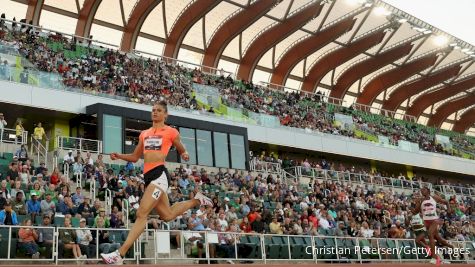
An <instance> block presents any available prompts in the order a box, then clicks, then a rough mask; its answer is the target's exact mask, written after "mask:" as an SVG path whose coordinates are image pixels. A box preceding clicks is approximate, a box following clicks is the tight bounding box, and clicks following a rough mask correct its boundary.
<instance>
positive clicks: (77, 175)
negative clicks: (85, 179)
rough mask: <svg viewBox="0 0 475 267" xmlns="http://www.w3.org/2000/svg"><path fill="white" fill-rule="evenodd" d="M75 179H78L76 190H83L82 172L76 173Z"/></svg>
mask: <svg viewBox="0 0 475 267" xmlns="http://www.w3.org/2000/svg"><path fill="white" fill-rule="evenodd" d="M74 177H75V178H76V188H77V187H81V188H82V172H77V173H75V174H74Z"/></svg>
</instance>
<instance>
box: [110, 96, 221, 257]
mask: <svg viewBox="0 0 475 267" xmlns="http://www.w3.org/2000/svg"><path fill="white" fill-rule="evenodd" d="M167 116H168V112H167V103H166V102H164V101H160V102H158V103H157V104H155V105H154V106H153V109H152V121H153V126H152V128H150V129H148V130H145V131H143V132H142V133H141V134H140V137H139V143H138V145H137V147H136V148H135V151H134V153H132V154H118V153H112V154H111V156H110V157H111V159H112V160H116V159H121V160H125V161H131V162H137V160H139V159H140V157H141V156H142V155H143V156H144V180H145V186H146V189H145V193H144V195H143V197H142V200H141V201H140V206H139V209H138V211H137V218H136V220H135V224H134V226H133V227H132V229H131V230H130V232H129V234H128V236H127V240H125V242H124V244H123V245H122V247H120V248H119V250H117V251H114V252H112V253H109V254H104V253H103V254H101V257H102V259H103V260H104V262H105V263H107V264H114V265H122V264H123V259H122V258H123V257H124V256H125V254H126V253H127V251H128V250H129V248H130V247H131V246H132V245H133V244H134V242H135V241H136V240H137V238H138V237H139V236H140V234H142V232H143V231H144V229H145V224H146V223H147V216H148V215H149V214H150V212H151V211H152V209H154V208H155V209H156V211H157V213H158V214H159V215H160V218H161V219H162V220H164V221H171V220H174V219H175V218H176V217H177V216H179V215H182V214H183V213H184V212H185V211H187V210H189V209H191V208H193V207H195V206H198V205H208V206H212V205H213V203H212V201H211V199H209V198H207V197H206V196H204V195H203V194H202V193H201V192H196V195H195V197H194V199H192V200H188V201H184V202H180V203H176V204H174V205H173V206H171V207H170V203H169V202H168V196H167V190H168V186H169V185H170V183H171V182H170V175H169V174H168V171H167V169H166V168H165V158H166V157H167V154H168V151H169V150H170V147H171V146H172V145H173V146H175V147H176V149H177V150H178V152H179V153H180V155H181V158H182V159H183V160H185V161H188V160H189V158H190V156H189V155H188V153H187V152H186V150H185V147H184V146H183V144H182V143H181V141H180V136H179V133H178V131H177V130H176V129H174V128H172V127H170V126H167V125H165V120H166V118H167Z"/></svg>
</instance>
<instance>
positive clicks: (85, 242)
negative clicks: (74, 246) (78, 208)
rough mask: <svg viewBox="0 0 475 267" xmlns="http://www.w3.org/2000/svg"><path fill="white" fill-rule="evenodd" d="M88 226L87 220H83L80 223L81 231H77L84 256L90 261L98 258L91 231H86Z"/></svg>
mask: <svg viewBox="0 0 475 267" xmlns="http://www.w3.org/2000/svg"><path fill="white" fill-rule="evenodd" d="M86 226H87V220H86V219H84V218H82V219H81V220H80V221H79V229H76V235H77V238H78V244H79V248H80V249H81V253H82V254H83V255H87V257H88V258H89V259H93V258H96V245H95V244H93V243H92V241H93V240H94V238H93V236H92V233H91V230H89V229H84V228H86Z"/></svg>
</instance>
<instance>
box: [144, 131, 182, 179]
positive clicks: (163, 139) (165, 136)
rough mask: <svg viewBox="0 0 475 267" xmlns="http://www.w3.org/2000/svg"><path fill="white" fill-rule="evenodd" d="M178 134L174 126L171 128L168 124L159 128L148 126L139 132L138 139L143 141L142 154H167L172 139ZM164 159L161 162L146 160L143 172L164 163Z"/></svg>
mask: <svg viewBox="0 0 475 267" xmlns="http://www.w3.org/2000/svg"><path fill="white" fill-rule="evenodd" d="M177 136H178V131H177V129H175V128H172V127H170V126H168V125H166V126H165V127H163V128H161V129H154V128H150V129H148V130H145V131H143V132H142V133H141V134H140V137H139V138H140V140H141V141H142V142H143V153H144V155H145V154H147V153H148V152H152V151H153V152H157V151H159V152H161V153H162V154H163V155H165V156H166V155H167V154H168V151H170V148H171V147H172V145H173V141H175V138H176V137H177ZM164 164H165V161H162V162H146V163H144V170H143V171H144V174H145V173H147V172H149V171H150V170H152V169H153V168H156V167H157V166H160V165H164Z"/></svg>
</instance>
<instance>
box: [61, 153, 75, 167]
mask: <svg viewBox="0 0 475 267" xmlns="http://www.w3.org/2000/svg"><path fill="white" fill-rule="evenodd" d="M73 163H74V157H73V151H72V150H69V151H68V154H66V155H65V156H64V158H63V172H64V165H66V164H67V165H68V166H69V168H71V167H72V165H73Z"/></svg>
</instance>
